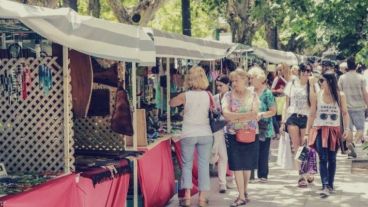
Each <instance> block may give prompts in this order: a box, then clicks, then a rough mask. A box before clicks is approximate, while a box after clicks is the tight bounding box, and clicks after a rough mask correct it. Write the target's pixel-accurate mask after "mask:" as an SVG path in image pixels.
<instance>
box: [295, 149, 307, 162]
mask: <svg viewBox="0 0 368 207" xmlns="http://www.w3.org/2000/svg"><path fill="white" fill-rule="evenodd" d="M308 153H309V149H308V147H307V146H300V147H299V148H298V151H297V152H296V154H295V157H294V159H295V160H297V161H302V162H303V161H305V160H307V159H308Z"/></svg>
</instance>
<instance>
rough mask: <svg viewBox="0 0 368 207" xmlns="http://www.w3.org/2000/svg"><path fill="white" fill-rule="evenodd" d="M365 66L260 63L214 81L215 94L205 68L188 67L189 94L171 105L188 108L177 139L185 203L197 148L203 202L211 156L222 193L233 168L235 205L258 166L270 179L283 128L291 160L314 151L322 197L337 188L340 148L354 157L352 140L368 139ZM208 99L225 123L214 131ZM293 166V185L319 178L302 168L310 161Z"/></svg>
mask: <svg viewBox="0 0 368 207" xmlns="http://www.w3.org/2000/svg"><path fill="white" fill-rule="evenodd" d="M339 67H340V68H339ZM358 68H360V69H361V70H362V71H359V70H357V69H358ZM362 68H363V69H362ZM364 68H365V67H362V66H359V67H358V66H357V65H356V64H355V61H354V59H353V58H349V59H347V61H346V63H341V64H339V65H336V64H335V65H334V64H332V62H331V61H327V60H326V61H324V60H323V61H320V62H318V63H317V62H312V63H311V62H309V63H302V64H300V65H298V66H288V65H286V64H279V65H278V66H277V67H276V71H275V73H273V72H270V71H267V70H266V69H263V68H261V67H259V66H253V67H251V68H250V69H249V70H248V71H245V70H243V69H239V68H238V69H236V70H234V71H232V72H230V74H229V76H226V75H220V76H219V77H218V78H217V79H216V80H215V84H216V89H217V94H216V95H214V96H212V94H211V93H208V92H206V90H208V86H209V83H208V80H207V77H206V74H205V71H204V70H203V69H202V68H201V67H193V68H192V69H190V70H189V72H188V75H187V78H186V86H187V91H186V92H184V93H182V94H180V95H178V96H177V97H175V98H173V99H172V100H171V101H170V105H171V106H172V107H174V106H179V105H184V121H183V130H182V139H181V141H180V142H181V150H182V154H183V172H182V180H181V188H182V189H185V197H184V199H182V201H181V205H182V206H190V204H191V194H190V189H191V188H192V177H191V176H192V165H193V155H194V150H197V152H198V166H199V167H198V168H199V172H198V180H199V190H200V193H199V206H207V205H208V200H207V197H206V196H207V195H206V192H207V191H209V190H210V178H209V162H210V157H216V162H217V167H218V180H219V181H218V182H219V192H220V193H225V192H226V190H227V179H226V174H227V172H228V170H230V171H231V172H232V174H233V177H234V179H235V182H236V187H237V191H238V197H237V199H235V201H233V202H232V203H231V204H230V206H243V205H246V204H247V203H248V202H250V196H249V195H251V193H250V191H251V190H249V188H248V183H249V180H250V178H251V172H252V171H255V170H256V171H257V173H256V175H257V181H259V182H260V183H267V181H268V175H269V173H270V172H269V167H268V162H269V154H270V144H271V140H275V141H277V140H278V139H277V138H278V136H279V135H280V134H281V136H283V135H285V133H287V134H288V135H289V137H290V142H291V149H290V150H291V152H292V156H293V157H294V156H296V157H298V156H300V153H303V150H304V149H310V151H311V152H313V150H315V151H316V152H317V154H318V157H319V174H320V179H321V183H322V189H321V192H320V195H321V197H327V196H329V195H330V193H331V192H333V191H334V177H335V173H336V167H338V166H336V154H337V152H338V150H339V149H340V148H341V149H343V150H342V152H344V149H345V148H347V149H348V150H349V153H348V157H349V158H355V157H357V154H356V152H355V150H354V147H355V145H354V144H355V143H356V142H358V141H359V142H363V141H364V138H363V134H364V123H365V116H364V114H365V111H366V108H367V105H368V93H367V84H366V79H365V78H364V77H363V75H361V73H364ZM211 99H213V100H214V102H215V110H217V111H220V112H221V115H222V116H221V119H222V120H226V123H227V124H226V125H225V127H224V128H223V129H221V130H219V131H216V132H212V131H211V128H210V124H209V121H210V120H209V116H208V114H209V111H210V110H211ZM310 154H313V153H310ZM295 160H298V159H295ZM294 167H295V170H296V173H297V174H299V179H298V181H297V182H296V186H298V187H307V186H308V184H309V183H311V182H313V180H314V177H313V176H311V175H309V174H306V173H305V170H303V169H304V167H305V163H304V164H301V163H300V161H295V163H294ZM314 167H315V168H316V165H315V166H314ZM301 168H303V169H301ZM271 173H272V172H271ZM230 178H232V177H230Z"/></svg>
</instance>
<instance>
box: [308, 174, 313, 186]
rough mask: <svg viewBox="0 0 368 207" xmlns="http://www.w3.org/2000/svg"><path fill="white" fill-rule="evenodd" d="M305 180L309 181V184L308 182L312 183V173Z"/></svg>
mask: <svg viewBox="0 0 368 207" xmlns="http://www.w3.org/2000/svg"><path fill="white" fill-rule="evenodd" d="M307 181H308V183H309V184H310V183H313V181H314V176H313V175H311V176H309V177H308V178H307Z"/></svg>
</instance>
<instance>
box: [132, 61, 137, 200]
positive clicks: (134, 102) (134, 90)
mask: <svg viewBox="0 0 368 207" xmlns="http://www.w3.org/2000/svg"><path fill="white" fill-rule="evenodd" d="M132 97H133V100H132V105H133V130H134V134H133V150H134V151H136V150H137V141H138V138H137V67H136V63H135V62H132ZM137 164H138V162H137V159H133V186H134V190H133V191H134V197H133V206H134V207H138V166H137Z"/></svg>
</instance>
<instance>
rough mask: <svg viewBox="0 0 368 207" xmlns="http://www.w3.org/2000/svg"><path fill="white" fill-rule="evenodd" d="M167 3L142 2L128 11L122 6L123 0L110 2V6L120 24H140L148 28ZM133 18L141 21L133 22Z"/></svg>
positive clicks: (164, 0) (144, 0)
mask: <svg viewBox="0 0 368 207" xmlns="http://www.w3.org/2000/svg"><path fill="white" fill-rule="evenodd" d="M166 1H167V0H140V1H139V2H138V5H137V6H136V7H135V8H134V9H132V10H129V11H128V9H127V8H125V7H124V6H123V5H122V3H121V0H108V2H109V5H110V6H111V9H112V11H113V12H114V14H115V16H116V18H117V19H118V21H119V22H122V23H127V24H139V25H141V26H146V25H147V24H148V23H149V21H151V19H152V18H153V16H154V15H155V13H156V12H157V10H158V9H159V8H161V6H162V5H163V4H164V3H165V2H166ZM133 16H135V17H138V16H139V17H140V21H138V22H133V21H132V17H133Z"/></svg>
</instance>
